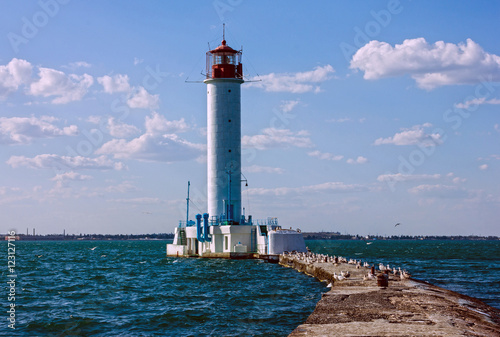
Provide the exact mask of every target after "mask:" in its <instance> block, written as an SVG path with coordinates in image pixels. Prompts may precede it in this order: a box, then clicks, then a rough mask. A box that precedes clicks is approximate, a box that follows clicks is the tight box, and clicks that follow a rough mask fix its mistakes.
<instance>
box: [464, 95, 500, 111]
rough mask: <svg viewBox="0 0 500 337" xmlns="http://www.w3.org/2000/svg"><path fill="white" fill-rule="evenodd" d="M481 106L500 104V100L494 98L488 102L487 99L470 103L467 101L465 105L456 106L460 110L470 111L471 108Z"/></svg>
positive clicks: (483, 98) (475, 99) (478, 99)
mask: <svg viewBox="0 0 500 337" xmlns="http://www.w3.org/2000/svg"><path fill="white" fill-rule="evenodd" d="M481 104H500V99H498V98H492V99H490V100H486V97H481V98H474V99H471V100H469V101H465V102H464V103H457V104H455V106H456V107H457V108H459V109H468V108H469V107H471V106H475V105H481Z"/></svg>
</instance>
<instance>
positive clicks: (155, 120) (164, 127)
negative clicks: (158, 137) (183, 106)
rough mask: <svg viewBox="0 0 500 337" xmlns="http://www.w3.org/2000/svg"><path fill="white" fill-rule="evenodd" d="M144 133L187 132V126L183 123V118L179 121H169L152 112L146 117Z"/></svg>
mask: <svg viewBox="0 0 500 337" xmlns="http://www.w3.org/2000/svg"><path fill="white" fill-rule="evenodd" d="M145 126H146V132H148V133H154V134H159V133H179V132H186V131H188V130H189V126H188V125H187V123H186V122H185V121H184V118H181V119H179V120H174V121H169V120H167V119H166V118H165V117H164V116H162V115H160V114H159V113H157V112H153V113H152V114H151V117H149V116H146V122H145Z"/></svg>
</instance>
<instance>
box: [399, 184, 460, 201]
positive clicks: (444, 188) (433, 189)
mask: <svg viewBox="0 0 500 337" xmlns="http://www.w3.org/2000/svg"><path fill="white" fill-rule="evenodd" d="M408 192H410V193H413V194H417V195H421V196H424V197H431V198H445V199H448V198H466V197H468V196H469V192H467V191H466V190H465V189H463V188H461V187H458V186H450V185H440V184H437V185H419V186H416V187H413V188H410V189H409V190H408Z"/></svg>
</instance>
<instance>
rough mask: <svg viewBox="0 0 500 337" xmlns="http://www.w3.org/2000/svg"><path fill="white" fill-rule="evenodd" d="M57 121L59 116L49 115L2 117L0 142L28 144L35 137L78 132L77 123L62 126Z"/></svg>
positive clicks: (70, 134) (0, 118)
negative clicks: (55, 123) (56, 124)
mask: <svg viewBox="0 0 500 337" xmlns="http://www.w3.org/2000/svg"><path fill="white" fill-rule="evenodd" d="M56 121H57V118H54V117H48V116H41V117H39V118H37V117H10V118H8V117H0V144H28V143H30V142H31V141H32V139H33V138H50V137H56V136H75V135H77V134H78V127H77V126H76V125H70V126H66V127H63V128H60V127H57V126H55V125H54V122H56Z"/></svg>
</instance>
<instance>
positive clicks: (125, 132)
mask: <svg viewBox="0 0 500 337" xmlns="http://www.w3.org/2000/svg"><path fill="white" fill-rule="evenodd" d="M108 130H109V134H110V135H111V136H113V137H115V138H129V137H131V136H133V135H136V134H138V133H139V132H140V130H139V129H138V128H137V127H135V126H134V125H131V124H125V123H122V122H120V121H116V119H115V118H114V117H110V118H108Z"/></svg>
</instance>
